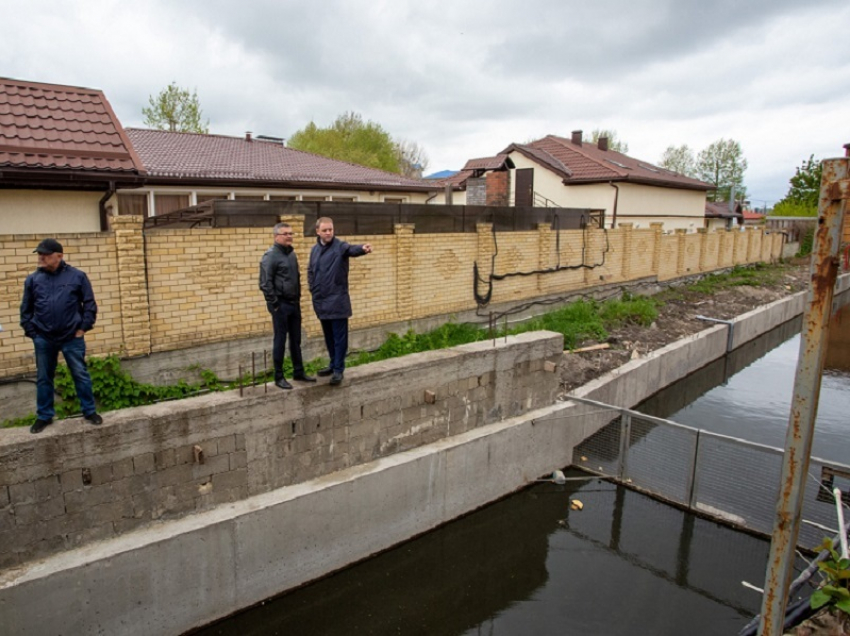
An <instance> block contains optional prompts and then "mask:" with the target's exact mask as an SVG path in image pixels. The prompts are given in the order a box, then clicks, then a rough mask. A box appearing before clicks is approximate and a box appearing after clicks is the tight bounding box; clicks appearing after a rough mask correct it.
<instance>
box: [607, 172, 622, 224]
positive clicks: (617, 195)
mask: <svg viewBox="0 0 850 636" xmlns="http://www.w3.org/2000/svg"><path fill="white" fill-rule="evenodd" d="M608 185H609V186H611V187H612V188H614V189H615V190H616V191H617V192H616V193H615V194H614V210H613V211H612V213H611V229H612V230H613V229H614V228H616V227H617V201H618V199H619V198H620V188H619V186H618V185H617V184H615V183H614V182H613V181H609V182H608Z"/></svg>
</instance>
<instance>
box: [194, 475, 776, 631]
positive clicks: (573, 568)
mask: <svg viewBox="0 0 850 636" xmlns="http://www.w3.org/2000/svg"><path fill="white" fill-rule="evenodd" d="M574 498H578V499H581V501H582V502H583V503H584V509H583V510H582V511H580V512H578V511H571V510H570V509H569V504H570V500H571V499H574ZM767 551H768V545H767V543H766V542H764V541H761V540H759V539H755V538H753V537H750V536H747V535H742V534H739V533H735V532H734V531H732V530H729V529H727V528H725V527H722V526H719V525H717V524H715V523H712V522H710V521H706V520H703V519H698V518H695V517H693V516H691V515H687V514H685V513H684V512H682V511H680V510H677V509H675V508H671V507H669V506H665V505H663V504H661V503H659V502H657V501H655V500H653V499H650V498H648V497H645V496H643V495H640V494H637V493H634V492H632V491H629V490H626V489H623V488H619V487H616V486H614V485H612V484H609V483H606V482H602V481H599V480H596V479H593V480H590V481H573V482H567V484H566V485H564V486H557V485H555V484H538V485H536V486H534V487H532V488H529V489H527V490H525V491H522V492H520V493H518V494H515V495H513V496H511V497H508V498H507V499H504V500H502V501H499V502H497V503H495V504H493V505H490V506H487V507H486V508H484V509H482V510H479V511H477V512H475V513H473V514H471V515H469V516H467V517H464V518H463V519H459V520H457V521H454V522H452V523H450V524H447V525H446V526H444V527H443V528H441V529H439V530H437V531H435V532H432V533H429V534H427V535H424V536H422V537H420V538H418V539H415V540H413V541H410V542H408V543H406V544H404V545H402V546H399V547H397V548H394V549H392V550H389V551H387V552H384V553H383V554H381V555H379V556H377V557H375V558H372V559H369V560H368V561H365V562H363V563H361V564H359V565H357V566H354V567H352V568H349V569H347V570H344V571H342V572H339V573H337V574H335V575H333V576H330V577H328V578H326V579H324V580H322V581H319V582H317V583H314V584H312V585H309V586H307V587H304V588H302V589H300V590H296V591H295V592H292V593H290V594H286V595H284V596H282V597H279V598H277V599H275V600H272V601H269V602H267V603H265V604H264V605H263V606H261V607H258V608H255V609H252V610H250V611H248V612H246V613H243V614H240V615H237V616H235V617H232V618H230V619H228V620H226V621H223V622H220V623H218V624H215V625H211V626H209V627H207V628H205V629H204V630H202V631H200V632H198V633H200V634H203V635H212V634H218V635H231V634H232V635H236V634H240V635H253V634H257V635H259V634H311V635H312V634H428V635H433V636H439V635H443V634H445V635H457V634H469V635H473V634H508V635H514V634H583V635H585V634H589V635H594V634H599V635H610V636H619V635H621V634H622V635H624V636H625V635H626V634H628V635H629V636H632V635H633V634H637V633H640V634H659V635H664V634H671V635H672V634H693V635H695V636H700V635H703V634H705V635H710V634H729V633H735V632H736V631H737V630H738V629H740V628H741V627H742V626H743V625H744V624H746V622H747V621H748V620H749V618H750V617H751V616H752V615H753V614H754V613H755V612H756V611H757V610H758V607H759V596H758V594H756V593H753V592H750V591H747V590H746V589H744V588H743V587H742V586H741V585H740V581H741V580H748V581H755V582H759V581H761V580H762V579H763V574H764V564H765V562H766V558H767Z"/></svg>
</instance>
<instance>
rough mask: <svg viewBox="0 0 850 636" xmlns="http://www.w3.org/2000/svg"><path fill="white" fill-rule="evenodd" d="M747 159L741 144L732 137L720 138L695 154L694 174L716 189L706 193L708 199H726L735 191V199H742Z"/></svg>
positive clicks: (744, 191)
mask: <svg viewBox="0 0 850 636" xmlns="http://www.w3.org/2000/svg"><path fill="white" fill-rule="evenodd" d="M746 170H747V160H746V159H745V158H744V154H743V152H742V151H741V144H740V143H738V142H737V141H735V140H734V139H720V140H718V141H715V142H714V143H712V144H711V145H709V147H708V148H706V149H705V150H703V151H701V152H700V153H699V155H697V163H696V175H697V178H698V179H701V180H702V181H705V182H707V183H711V184H714V186H715V188H716V190H714V191H713V192H709V193H708V197H707V198H708V200H709V201H728V200H729V199H730V197H731V196H732V190H733V189H734V191H735V200H737V201H743V200H744V199H745V198H746V194H747V190H746V188H745V187H744V172H746Z"/></svg>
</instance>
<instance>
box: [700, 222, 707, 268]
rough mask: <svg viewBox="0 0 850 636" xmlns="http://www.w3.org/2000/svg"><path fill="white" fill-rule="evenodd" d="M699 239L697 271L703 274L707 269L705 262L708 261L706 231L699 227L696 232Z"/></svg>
mask: <svg viewBox="0 0 850 636" xmlns="http://www.w3.org/2000/svg"><path fill="white" fill-rule="evenodd" d="M697 233H698V234H699V235H700V237H699V271H701V272H704V271H705V270H706V268H707V267H708V266H707V265H706V261H707V259H708V230H707V229H706V228H704V227H701V228H699V229H698V230H697Z"/></svg>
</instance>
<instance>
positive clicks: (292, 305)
mask: <svg viewBox="0 0 850 636" xmlns="http://www.w3.org/2000/svg"><path fill="white" fill-rule="evenodd" d="M292 239H293V233H292V227H291V226H290V225H289V224H288V223H278V224H277V225H275V226H274V245H272V246H271V247H270V248H269V249H268V250H267V251H266V253H265V254H263V259H262V260H261V261H260V290H262V292H263V296H265V298H266V307H268V310H269V313H271V315H272V327H273V328H274V345H273V348H272V363H273V364H274V383H275V385H276V386H277V387H278V388H281V389H291V388H292V385H291V384H290V383H289V382H287V381H286V378H284V377H283V355H284V352H285V350H286V337H287V336H289V348H290V355H289V357H290V358H292V370H293V378H294V379H295V380H300V381H301V382H315V381H316V378H312V377H310V376H308V375H307V374H306V373H305V372H304V361H303V360H302V359H301V305H300V302H301V277H300V274H299V272H298V258H297V257H296V256H295V251H294V250H293V249H292Z"/></svg>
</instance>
